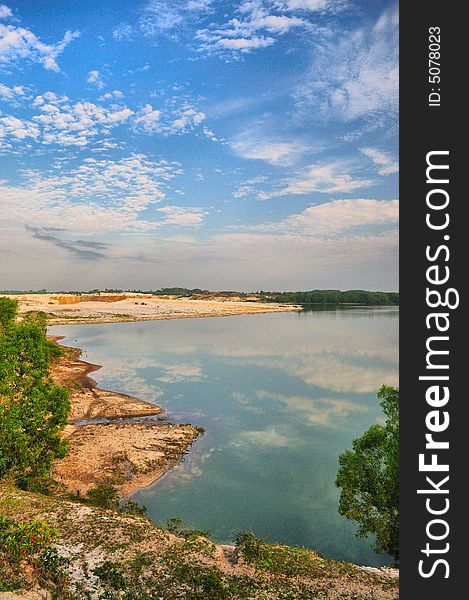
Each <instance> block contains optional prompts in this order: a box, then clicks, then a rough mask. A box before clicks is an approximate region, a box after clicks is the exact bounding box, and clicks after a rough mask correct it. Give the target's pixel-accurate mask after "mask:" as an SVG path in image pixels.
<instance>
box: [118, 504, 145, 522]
mask: <svg viewBox="0 0 469 600" xmlns="http://www.w3.org/2000/svg"><path fill="white" fill-rule="evenodd" d="M119 511H120V512H123V513H126V514H129V515H137V516H138V517H145V518H147V519H148V518H149V517H148V516H147V507H146V506H143V505H142V504H139V503H138V502H135V501H134V500H130V499H126V500H124V501H123V502H121V503H120V504H119Z"/></svg>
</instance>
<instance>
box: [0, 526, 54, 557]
mask: <svg viewBox="0 0 469 600" xmlns="http://www.w3.org/2000/svg"><path fill="white" fill-rule="evenodd" d="M56 536H57V531H56V530H55V529H53V528H52V527H51V526H50V525H47V523H44V522H43V521H37V520H34V521H29V522H28V523H15V522H14V521H11V520H10V519H6V518H4V517H0V551H1V552H2V554H3V556H4V557H5V558H6V559H7V560H8V561H10V562H16V563H18V562H20V561H22V560H28V559H30V558H32V557H33V556H35V555H37V554H38V553H39V552H40V551H41V550H43V549H45V548H47V547H48V546H49V545H50V544H51V543H52V542H53V541H54V539H55V538H56Z"/></svg>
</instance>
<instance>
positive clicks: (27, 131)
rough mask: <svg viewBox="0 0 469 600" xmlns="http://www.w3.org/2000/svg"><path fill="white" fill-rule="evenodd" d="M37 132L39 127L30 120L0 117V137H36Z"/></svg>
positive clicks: (17, 138)
mask: <svg viewBox="0 0 469 600" xmlns="http://www.w3.org/2000/svg"><path fill="white" fill-rule="evenodd" d="M39 133H40V130H39V127H38V126H37V125H36V124H35V123H31V121H27V120H23V119H18V118H17V117H12V116H8V117H0V138H8V137H9V138H13V140H24V139H25V138H32V139H37V137H38V136H39Z"/></svg>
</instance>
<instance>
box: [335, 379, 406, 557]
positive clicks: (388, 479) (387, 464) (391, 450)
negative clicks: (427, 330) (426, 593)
mask: <svg viewBox="0 0 469 600" xmlns="http://www.w3.org/2000/svg"><path fill="white" fill-rule="evenodd" d="M378 398H380V399H381V400H382V401H381V407H382V409H383V412H384V414H385V415H386V417H387V419H386V422H385V424H384V425H372V426H371V427H370V428H369V429H368V431H366V432H365V433H364V434H363V435H362V436H361V437H359V438H357V439H356V440H354V441H353V443H352V450H345V452H343V453H342V454H341V455H340V456H339V465H340V466H339V471H338V474H337V480H336V485H337V486H338V487H340V488H341V494H340V501H339V512H340V514H341V515H344V516H345V517H347V518H348V519H351V520H353V521H356V522H357V523H358V525H359V527H358V531H357V536H359V537H365V536H367V535H368V534H374V535H375V536H376V544H375V548H376V550H377V551H378V552H383V553H388V554H390V555H391V556H392V557H393V558H394V559H395V560H396V561H398V560H399V389H398V388H394V387H390V386H385V385H383V386H382V387H381V389H380V390H379V392H378Z"/></svg>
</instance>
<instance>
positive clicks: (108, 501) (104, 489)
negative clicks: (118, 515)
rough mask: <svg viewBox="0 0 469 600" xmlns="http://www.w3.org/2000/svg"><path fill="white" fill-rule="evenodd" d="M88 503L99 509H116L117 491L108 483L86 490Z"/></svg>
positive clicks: (117, 501)
mask: <svg viewBox="0 0 469 600" xmlns="http://www.w3.org/2000/svg"><path fill="white" fill-rule="evenodd" d="M87 496H88V501H89V503H90V504H93V505H94V506H99V507H100V508H117V506H118V503H119V494H118V491H117V489H116V488H115V487H114V486H112V485H109V484H108V483H101V484H99V485H96V486H95V487H94V488H91V489H90V490H88V494H87Z"/></svg>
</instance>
